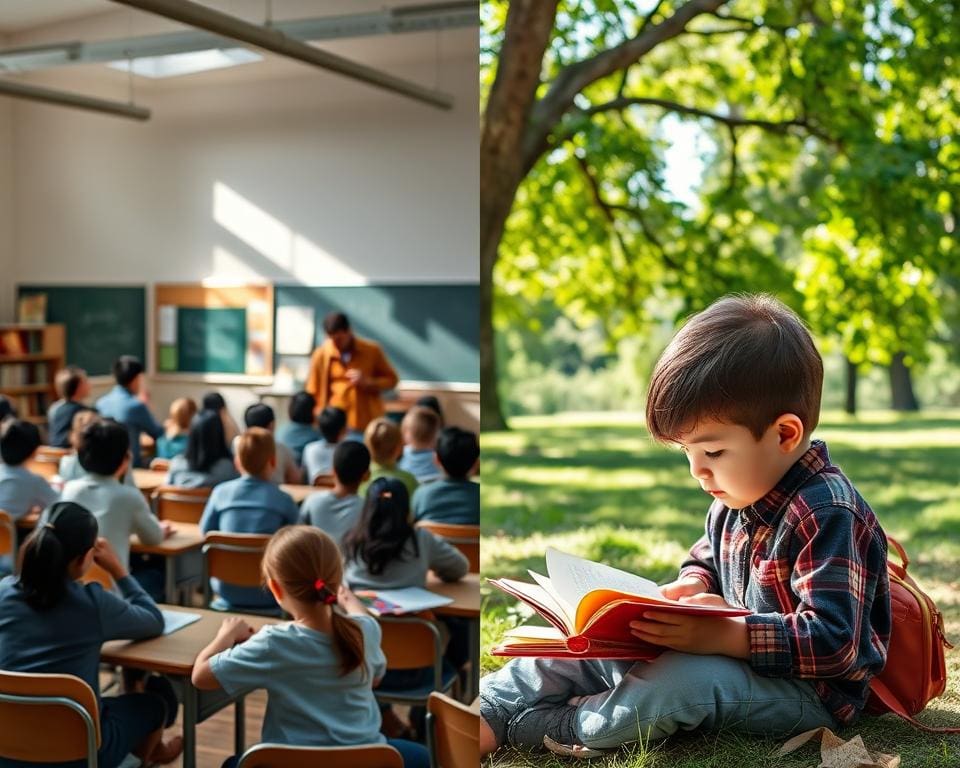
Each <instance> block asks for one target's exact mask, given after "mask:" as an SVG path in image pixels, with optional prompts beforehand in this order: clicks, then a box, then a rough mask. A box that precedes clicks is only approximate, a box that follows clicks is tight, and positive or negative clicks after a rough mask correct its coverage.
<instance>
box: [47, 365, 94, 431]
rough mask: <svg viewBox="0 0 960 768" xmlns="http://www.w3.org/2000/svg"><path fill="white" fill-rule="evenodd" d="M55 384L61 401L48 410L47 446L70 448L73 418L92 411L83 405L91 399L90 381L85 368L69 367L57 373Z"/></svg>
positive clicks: (54, 378)
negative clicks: (80, 413) (78, 414)
mask: <svg viewBox="0 0 960 768" xmlns="http://www.w3.org/2000/svg"><path fill="white" fill-rule="evenodd" d="M53 384H54V387H55V388H56V390H57V394H59V395H60V399H59V400H57V401H56V402H55V403H54V404H53V405H51V406H50V408H49V409H48V410H47V424H48V425H49V428H48V432H49V435H48V440H47V444H48V445H53V446H56V447H57V448H69V447H70V429H71V428H72V426H73V417H74V416H76V414H77V413H79V412H80V411H89V410H91V408H90V406H89V405H84V404H83V401H84V399H85V398H87V397H90V379H88V378H87V372H86V371H85V370H83V368H77V367H76V366H75V365H68V366H67V367H66V368H64V369H62V370H59V371H57V374H56V376H54V377H53Z"/></svg>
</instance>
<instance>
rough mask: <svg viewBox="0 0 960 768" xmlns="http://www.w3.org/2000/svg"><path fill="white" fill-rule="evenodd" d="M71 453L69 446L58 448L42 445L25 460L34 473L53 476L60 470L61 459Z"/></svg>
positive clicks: (47, 476)
mask: <svg viewBox="0 0 960 768" xmlns="http://www.w3.org/2000/svg"><path fill="white" fill-rule="evenodd" d="M68 453H70V449H68V448H56V447H54V446H52V445H41V446H40V447H39V448H37V452H36V453H35V454H33V456H31V457H30V458H29V459H27V460H26V461H25V462H24V466H25V467H26V468H27V469H29V470H30V471H31V472H33V473H34V474H37V475H40V476H41V477H46V478H48V479H49V478H51V477H53V476H54V475H56V474H57V472H58V471H59V470H60V459H62V458H63V457H64V456H66V455H67V454H68Z"/></svg>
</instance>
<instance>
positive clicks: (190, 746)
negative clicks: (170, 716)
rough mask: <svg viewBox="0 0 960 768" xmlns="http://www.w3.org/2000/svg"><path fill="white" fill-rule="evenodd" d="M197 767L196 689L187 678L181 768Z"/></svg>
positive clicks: (184, 696)
mask: <svg viewBox="0 0 960 768" xmlns="http://www.w3.org/2000/svg"><path fill="white" fill-rule="evenodd" d="M196 765H197V689H196V688H194V687H193V683H192V682H190V678H189V677H188V678H187V679H186V680H185V681H184V686H183V768H196Z"/></svg>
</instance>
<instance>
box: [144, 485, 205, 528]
mask: <svg viewBox="0 0 960 768" xmlns="http://www.w3.org/2000/svg"><path fill="white" fill-rule="evenodd" d="M212 490H213V489H212V488H178V487H177V486H175V485H161V486H160V487H159V488H157V490H155V491H154V492H153V496H152V498H153V505H154V506H153V509H154V512H156V514H157V517H158V518H159V519H160V520H172V521H173V522H175V523H193V524H194V525H196V524H197V523H199V522H200V517H201V515H203V508H204V506H205V505H206V503H207V499H209V498H210V492H211V491H212Z"/></svg>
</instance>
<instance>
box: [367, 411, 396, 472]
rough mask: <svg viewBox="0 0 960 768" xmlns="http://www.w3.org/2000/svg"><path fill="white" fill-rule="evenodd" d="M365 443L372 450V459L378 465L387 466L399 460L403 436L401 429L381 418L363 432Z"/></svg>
mask: <svg viewBox="0 0 960 768" xmlns="http://www.w3.org/2000/svg"><path fill="white" fill-rule="evenodd" d="M363 442H364V445H366V446H367V448H368V449H369V450H370V457H371V458H372V459H373V460H374V461H375V462H377V464H386V463H388V462H392V461H394V460H395V459H396V458H397V453H398V452H399V448H400V446H401V444H402V443H403V436H402V435H401V434H400V427H398V426H397V425H396V424H394V423H393V422H392V421H390V419H388V418H385V417H383V416H381V417H380V418H379V419H374V420H373V421H371V422H370V423H369V424H367V428H366V429H365V430H364V431H363Z"/></svg>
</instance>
